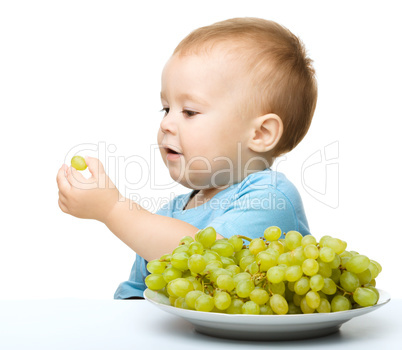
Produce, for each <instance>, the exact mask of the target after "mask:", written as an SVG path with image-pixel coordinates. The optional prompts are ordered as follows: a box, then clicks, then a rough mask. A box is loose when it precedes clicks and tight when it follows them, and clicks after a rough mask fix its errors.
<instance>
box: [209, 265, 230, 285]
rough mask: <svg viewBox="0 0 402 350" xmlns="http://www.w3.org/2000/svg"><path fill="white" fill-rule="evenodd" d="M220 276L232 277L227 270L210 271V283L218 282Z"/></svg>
mask: <svg viewBox="0 0 402 350" xmlns="http://www.w3.org/2000/svg"><path fill="white" fill-rule="evenodd" d="M222 275H226V276H232V274H231V273H230V272H229V271H228V270H226V269H223V268H217V269H214V270H212V271H211V273H210V275H209V279H210V280H211V281H212V282H214V283H216V281H217V280H218V277H219V276H222Z"/></svg>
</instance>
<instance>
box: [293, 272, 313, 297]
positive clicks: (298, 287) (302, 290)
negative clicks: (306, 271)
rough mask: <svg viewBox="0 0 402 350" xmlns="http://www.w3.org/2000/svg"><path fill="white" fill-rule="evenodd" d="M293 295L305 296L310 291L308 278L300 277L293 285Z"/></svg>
mask: <svg viewBox="0 0 402 350" xmlns="http://www.w3.org/2000/svg"><path fill="white" fill-rule="evenodd" d="M294 290H295V293H296V294H298V295H305V294H306V293H307V292H308V291H309V290H310V280H309V278H308V277H305V276H304V277H302V278H300V279H299V280H298V281H296V282H295V284H294Z"/></svg>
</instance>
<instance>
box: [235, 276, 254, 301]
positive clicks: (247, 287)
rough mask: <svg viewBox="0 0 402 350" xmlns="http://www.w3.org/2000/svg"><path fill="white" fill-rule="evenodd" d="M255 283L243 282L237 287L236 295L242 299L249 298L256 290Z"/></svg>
mask: <svg viewBox="0 0 402 350" xmlns="http://www.w3.org/2000/svg"><path fill="white" fill-rule="evenodd" d="M254 288H255V286H254V282H253V281H251V280H241V281H239V282H238V283H237V285H236V294H237V295H238V296H239V297H240V298H248V297H249V296H250V293H251V292H252V291H253V290H254Z"/></svg>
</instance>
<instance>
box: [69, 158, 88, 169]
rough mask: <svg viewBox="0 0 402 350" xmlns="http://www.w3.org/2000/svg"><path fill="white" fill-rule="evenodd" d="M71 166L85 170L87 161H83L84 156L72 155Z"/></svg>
mask: <svg viewBox="0 0 402 350" xmlns="http://www.w3.org/2000/svg"><path fill="white" fill-rule="evenodd" d="M71 166H72V167H73V168H75V169H76V170H85V169H86V168H87V163H85V159H84V157H81V156H74V157H73V158H71Z"/></svg>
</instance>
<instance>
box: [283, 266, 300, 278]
mask: <svg viewBox="0 0 402 350" xmlns="http://www.w3.org/2000/svg"><path fill="white" fill-rule="evenodd" d="M302 276H303V271H302V268H301V266H299V265H292V266H289V267H288V268H287V269H286V280H287V281H289V282H296V281H297V280H299V279H300V278H301V277H302Z"/></svg>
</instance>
